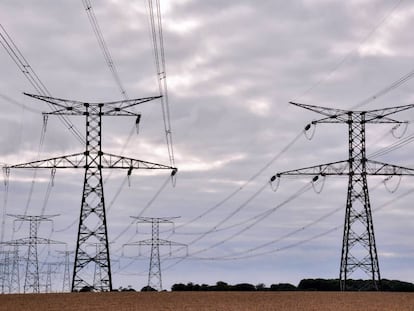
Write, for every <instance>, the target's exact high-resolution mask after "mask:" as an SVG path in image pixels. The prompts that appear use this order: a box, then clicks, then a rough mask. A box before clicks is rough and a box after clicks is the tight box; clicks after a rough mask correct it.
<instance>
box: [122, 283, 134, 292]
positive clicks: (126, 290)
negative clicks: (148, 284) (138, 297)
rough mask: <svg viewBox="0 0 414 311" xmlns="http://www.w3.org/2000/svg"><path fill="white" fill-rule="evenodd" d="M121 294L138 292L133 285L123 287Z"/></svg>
mask: <svg viewBox="0 0 414 311" xmlns="http://www.w3.org/2000/svg"><path fill="white" fill-rule="evenodd" d="M120 292H136V290H135V289H133V288H132V286H131V285H128V287H121V289H120Z"/></svg>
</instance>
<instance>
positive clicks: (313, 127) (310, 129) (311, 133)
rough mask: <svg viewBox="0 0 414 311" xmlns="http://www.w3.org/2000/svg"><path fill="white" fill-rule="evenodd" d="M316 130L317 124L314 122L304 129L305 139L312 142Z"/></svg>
mask: <svg viewBox="0 0 414 311" xmlns="http://www.w3.org/2000/svg"><path fill="white" fill-rule="evenodd" d="M315 130H316V122H315V121H312V122H311V123H309V124H308V125H306V126H305V128H304V129H303V134H305V137H306V138H307V139H308V140H312V138H313V136H314V135H315Z"/></svg>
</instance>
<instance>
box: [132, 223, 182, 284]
mask: <svg viewBox="0 0 414 311" xmlns="http://www.w3.org/2000/svg"><path fill="white" fill-rule="evenodd" d="M132 218H135V219H137V223H150V224H151V229H152V230H151V236H152V237H151V239H148V240H142V241H137V242H132V243H127V244H124V246H126V245H136V246H139V247H141V246H143V245H145V246H151V256H150V264H149V270H148V287H149V288H153V289H156V290H158V291H161V290H162V278H161V260H160V246H170V253H171V247H172V246H183V247H186V248H187V245H186V244H183V243H177V242H173V241H167V240H162V239H160V237H159V235H160V224H161V223H163V224H165V223H169V224H174V223H173V222H172V219H175V218H178V217H162V218H154V217H132Z"/></svg>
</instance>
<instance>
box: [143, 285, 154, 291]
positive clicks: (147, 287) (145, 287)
mask: <svg viewBox="0 0 414 311" xmlns="http://www.w3.org/2000/svg"><path fill="white" fill-rule="evenodd" d="M156 291H157V290H156V289H155V288H152V287H151V286H148V285H147V286H144V287H143V288H141V292H156Z"/></svg>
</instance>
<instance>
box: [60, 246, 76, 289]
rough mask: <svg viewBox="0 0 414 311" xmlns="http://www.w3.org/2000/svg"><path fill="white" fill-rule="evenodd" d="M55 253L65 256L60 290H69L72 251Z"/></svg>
mask: <svg viewBox="0 0 414 311" xmlns="http://www.w3.org/2000/svg"><path fill="white" fill-rule="evenodd" d="M57 253H59V254H63V255H64V256H65V258H64V271H63V285H62V292H64V293H65V292H70V290H71V285H70V254H73V251H57Z"/></svg>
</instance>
